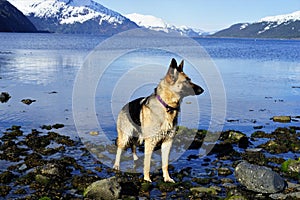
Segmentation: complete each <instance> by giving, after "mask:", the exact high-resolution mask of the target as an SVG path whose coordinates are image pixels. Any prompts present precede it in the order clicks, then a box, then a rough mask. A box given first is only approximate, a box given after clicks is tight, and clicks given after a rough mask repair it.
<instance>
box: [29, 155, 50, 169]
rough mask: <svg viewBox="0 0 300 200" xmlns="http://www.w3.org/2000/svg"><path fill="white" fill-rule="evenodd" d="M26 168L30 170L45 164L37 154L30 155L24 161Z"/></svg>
mask: <svg viewBox="0 0 300 200" xmlns="http://www.w3.org/2000/svg"><path fill="white" fill-rule="evenodd" d="M24 161H25V164H26V166H27V167H28V168H29V169H30V168H33V167H36V166H41V165H43V164H44V163H45V161H44V160H43V157H42V156H41V155H39V154H37V153H32V154H30V155H28V156H27V157H26V158H25V159H24Z"/></svg>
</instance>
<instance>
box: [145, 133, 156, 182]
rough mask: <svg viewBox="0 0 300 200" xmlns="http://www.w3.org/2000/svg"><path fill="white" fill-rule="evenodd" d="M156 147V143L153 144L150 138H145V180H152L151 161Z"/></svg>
mask: <svg viewBox="0 0 300 200" xmlns="http://www.w3.org/2000/svg"><path fill="white" fill-rule="evenodd" d="M154 147H155V145H153V144H152V142H151V139H150V138H147V139H145V158H144V180H145V181H149V182H152V181H151V179H150V162H151V156H152V152H153V150H154Z"/></svg>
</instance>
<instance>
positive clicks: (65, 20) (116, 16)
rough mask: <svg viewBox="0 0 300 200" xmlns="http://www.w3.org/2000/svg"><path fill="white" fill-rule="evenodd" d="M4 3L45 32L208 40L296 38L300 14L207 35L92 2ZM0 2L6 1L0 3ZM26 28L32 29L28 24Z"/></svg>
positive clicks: (45, 0)
mask: <svg viewBox="0 0 300 200" xmlns="http://www.w3.org/2000/svg"><path fill="white" fill-rule="evenodd" d="M8 1H9V2H10V3H11V4H12V5H13V6H15V7H16V8H17V9H15V10H20V11H21V12H22V13H23V14H24V15H25V16H27V18H28V19H29V20H30V22H31V23H32V24H33V25H34V26H35V27H36V28H37V30H39V31H46V32H56V33H86V34H101V35H113V34H116V33H119V32H122V31H126V30H130V29H133V28H139V27H144V28H148V29H151V30H155V31H163V32H166V33H174V32H175V33H179V34H180V35H185V36H189V37H202V36H208V35H209V36H210V37H246V38H300V11H297V12H294V13H290V14H286V15H278V16H271V17H265V18H262V19H260V20H258V21H257V22H253V23H238V24H234V25H232V26H231V27H229V28H227V29H224V30H221V31H218V32H216V33H214V34H209V33H206V32H204V31H202V30H199V29H194V28H189V27H186V26H181V27H178V26H175V25H171V24H168V23H167V22H165V21H164V20H163V19H160V18H157V17H154V16H151V15H141V14H137V13H133V14H128V15H125V16H123V15H121V14H120V13H118V12H115V11H113V10H110V9H108V8H106V7H104V6H102V5H101V4H99V3H97V2H95V1H93V0H8ZM0 2H6V1H4V0H0ZM15 10H14V11H11V12H10V11H7V10H6V13H12V14H13V13H16V11H15ZM4 12H5V9H1V12H0V17H1V14H2V15H3V13H4ZM22 13H19V14H22ZM18 16H20V17H17V18H19V19H21V21H22V20H24V16H21V15H18ZM10 17H11V16H10ZM0 19H1V18H0ZM2 19H5V18H2ZM16 21H17V20H16ZM0 22H1V21H0ZM6 22H7V20H4V21H2V22H1V23H2V24H3V23H6ZM9 23H11V24H13V21H12V20H10V21H9ZM22 23H24V21H22ZM3 27H4V26H3ZM14 27H18V26H14ZM28 27H29V28H31V29H32V26H31V25H29V24H28ZM0 31H1V30H0ZM12 31H14V29H12Z"/></svg>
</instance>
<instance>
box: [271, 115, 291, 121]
mask: <svg viewBox="0 0 300 200" xmlns="http://www.w3.org/2000/svg"><path fill="white" fill-rule="evenodd" d="M272 119H273V121H274V122H280V123H289V122H291V120H292V118H291V116H274V117H273V118H272Z"/></svg>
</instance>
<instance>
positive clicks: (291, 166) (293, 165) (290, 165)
mask: <svg viewBox="0 0 300 200" xmlns="http://www.w3.org/2000/svg"><path fill="white" fill-rule="evenodd" d="M281 169H282V171H284V172H288V173H300V160H292V159H288V160H287V161H285V162H284V163H282V165H281Z"/></svg>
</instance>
